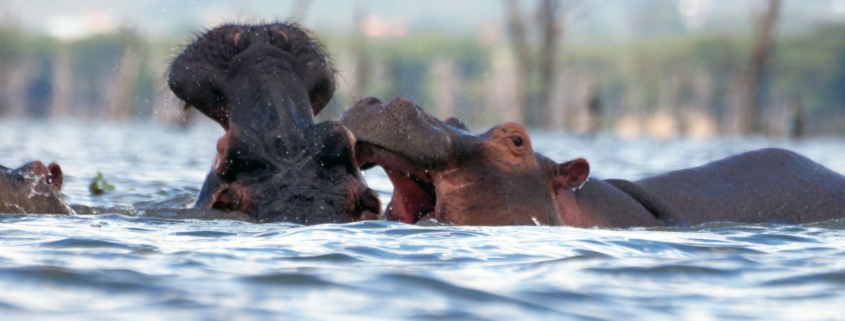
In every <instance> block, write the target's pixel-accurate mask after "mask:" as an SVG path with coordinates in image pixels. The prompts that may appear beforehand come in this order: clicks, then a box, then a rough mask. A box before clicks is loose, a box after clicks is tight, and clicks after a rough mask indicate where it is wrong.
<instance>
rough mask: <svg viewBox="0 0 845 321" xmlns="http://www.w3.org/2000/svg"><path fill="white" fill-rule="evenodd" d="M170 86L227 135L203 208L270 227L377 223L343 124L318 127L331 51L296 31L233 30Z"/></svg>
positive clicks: (202, 45) (183, 57)
mask: <svg viewBox="0 0 845 321" xmlns="http://www.w3.org/2000/svg"><path fill="white" fill-rule="evenodd" d="M168 83H169V85H170V88H171V89H172V90H173V92H174V93H175V94H176V96H178V97H179V98H180V99H182V100H184V101H185V103H186V105H189V106H193V107H195V108H197V109H198V110H199V111H200V112H202V113H203V114H205V115H207V116H209V117H210V118H212V119H214V120H215V121H217V122H218V123H220V125H222V126H223V128H224V129H225V130H226V134H224V135H223V137H221V138H220V139H219V140H218V142H217V156H216V158H215V161H214V164H213V166H212V169H211V172H210V173H209V174H208V176H207V178H206V180H205V183H204V184H203V187H202V190H201V191H200V195H199V198H198V199H197V202H196V204H195V207H197V208H214V209H221V210H234V211H241V212H244V213H247V214H250V215H252V216H253V217H255V218H256V219H257V220H258V221H261V222H273V221H285V222H295V223H302V224H316V223H326V222H348V221H350V220H358V219H368V218H375V217H377V216H378V213H380V209H381V206H380V204H379V201H378V197H377V194H375V192H374V191H372V190H370V189H369V188H367V186H366V184H365V183H364V180H363V178H362V176H361V173H360V171H359V170H358V167H357V166H356V163H355V159H354V150H353V146H354V137H353V136H352V134H351V133H350V132H349V131H347V130H346V129H344V128H343V126H341V125H340V123H338V122H324V123H320V124H315V123H314V114H315V113H318V112H319V111H320V110H322V109H323V107H325V105H326V104H327V103H328V101H329V100H330V99H331V97H332V95H333V93H334V90H335V82H334V70H333V69H332V65H331V63H330V61H329V59H328V58H327V57H326V56H325V54H324V53H323V49H322V47H321V46H320V45H319V44H318V43H317V42H316V41H314V40H313V39H312V37H311V36H309V34H308V33H307V32H306V31H305V30H303V29H301V28H300V27H297V26H295V25H292V24H288V23H272V24H266V25H254V26H242V25H224V26H221V27H218V28H215V29H212V30H210V31H208V32H207V33H205V34H203V35H201V36H200V37H199V38H197V39H196V40H195V41H194V42H193V43H191V44H190V45H188V46H187V47H186V48H185V50H184V51H183V52H182V53H181V54H180V55H179V56H178V57H177V58H176V59H175V60H174V61H173V63H172V64H171V66H170V72H169V78H168Z"/></svg>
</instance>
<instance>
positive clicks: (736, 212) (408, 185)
mask: <svg viewBox="0 0 845 321" xmlns="http://www.w3.org/2000/svg"><path fill="white" fill-rule="evenodd" d="M341 122H342V123H343V124H344V126H346V127H347V128H348V129H349V130H350V131H352V132H353V133H354V134H355V136H356V138H357V143H356V144H357V145H356V156H357V161H358V163H359V165H360V166H362V167H363V168H366V167H369V166H372V165H379V166H381V167H383V168H384V169H385V171H386V172H387V173H388V177H389V178H390V179H391V181H392V182H393V184H394V198H393V199H392V200H391V202H390V204H389V205H388V209H387V211H386V212H385V216H386V218H387V219H391V220H397V221H402V222H406V223H416V222H419V221H423V220H427V219H436V220H437V221H440V222H444V223H453V224H457V225H513V224H543V225H569V226H578V227H592V226H598V227H632V226H677V225H694V224H701V223H705V222H712V221H732V222H743V223H769V222H774V223H790V224H798V223H808V222H817V221H823V220H829V219H838V218H845V177H843V176H842V175H840V174H837V173H835V172H833V171H831V170H829V169H827V168H825V167H824V166H822V165H819V164H817V163H815V162H813V161H811V160H809V159H807V158H805V157H803V156H801V155H798V154H796V153H793V152H790V151H787V150H782V149H763V150H757V151H752V152H747V153H743V154H740V155H736V156H732V157H729V158H726V159H723V160H720V161H716V162H712V163H709V164H706V165H703V166H700V167H696V168H691V169H685V170H679V171H674V172H669V173H666V174H663V175H658V176H655V177H650V178H645V179H641V180H638V181H634V182H630V181H625V180H618V179H608V180H599V179H589V180H588V179H587V177H588V175H589V164H588V163H587V161H586V160H584V159H575V160H572V161H569V162H565V163H562V164H557V163H555V162H553V161H551V160H549V159H548V158H545V157H543V156H542V155H540V154H537V153H535V152H533V150H532V148H531V144H530V138H529V137H528V135H527V132H526V131H525V130H524V128H522V126H520V125H518V124H513V123H508V124H504V125H501V126H497V127H495V128H493V129H491V130H490V131H488V132H486V133H484V134H480V135H473V134H471V133H469V132H468V131H467V130H466V127H465V126H463V125H462V124H461V123H460V122H459V121H457V120H455V119H448V120H446V121H440V120H437V119H435V118H433V117H431V116H429V115H426V114H425V113H424V112H423V111H422V110H421V109H420V108H419V107H418V106H416V105H415V104H414V103H413V102H411V101H410V100H407V99H402V98H399V99H394V100H393V101H391V102H389V103H387V104H383V103H381V102H380V101H378V100H376V99H373V98H368V99H364V100H361V101H359V102H358V103H356V104H355V105H354V106H353V107H351V108H350V109H349V110H348V111H347V112H346V114H345V115H344V116H343V118H342V119H341Z"/></svg>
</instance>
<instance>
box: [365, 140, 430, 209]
mask: <svg viewBox="0 0 845 321" xmlns="http://www.w3.org/2000/svg"><path fill="white" fill-rule="evenodd" d="M355 154H356V157H357V159H358V165H359V166H361V165H364V164H370V163H375V164H377V165H379V166H381V167H382V168H384V171H385V172H386V173H387V177H388V178H389V179H390V182H391V183H393V198H392V199H391V200H390V203H388V204H387V210H386V211H385V212H384V215H385V217H386V218H387V219H388V220H392V221H399V222H403V223H408V224H413V223H416V222H418V221H419V220H420V219H421V218H423V217H426V216H429V215H432V214H433V213H434V211H435V207H436V205H437V198H436V196H435V195H436V193H435V186H434V184H433V181H432V179H431V173H430V172H429V171H427V170H424V169H421V168H420V167H418V166H416V165H414V164H413V163H411V161H409V160H408V159H406V158H404V157H402V156H399V155H396V154H393V153H391V152H389V151H387V150H384V149H382V148H379V147H376V146H372V145H369V144H367V143H358V145H357V146H356V150H355Z"/></svg>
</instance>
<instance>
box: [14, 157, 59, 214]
mask: <svg viewBox="0 0 845 321" xmlns="http://www.w3.org/2000/svg"><path fill="white" fill-rule="evenodd" d="M62 180H63V176H62V170H61V168H60V167H59V165H57V164H55V163H53V164H50V166H44V164H43V163H41V162H39V161H35V162H30V163H27V164H25V165H23V166H21V167H19V168H16V169H9V168H6V167H3V166H0V213H3V214H10V213H21V214H72V213H73V211H72V210H71V209H70V207H68V206H67V204H65V202H64V201H63V200H62V197H61V194H60V192H61V189H62Z"/></svg>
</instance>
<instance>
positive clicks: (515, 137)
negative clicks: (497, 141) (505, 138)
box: [511, 136, 522, 147]
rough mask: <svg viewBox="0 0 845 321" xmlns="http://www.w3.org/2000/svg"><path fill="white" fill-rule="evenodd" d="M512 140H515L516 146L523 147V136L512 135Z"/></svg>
mask: <svg viewBox="0 0 845 321" xmlns="http://www.w3.org/2000/svg"><path fill="white" fill-rule="evenodd" d="M511 142H513V145H514V146H516V147H522V137H519V136H513V137H511Z"/></svg>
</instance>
